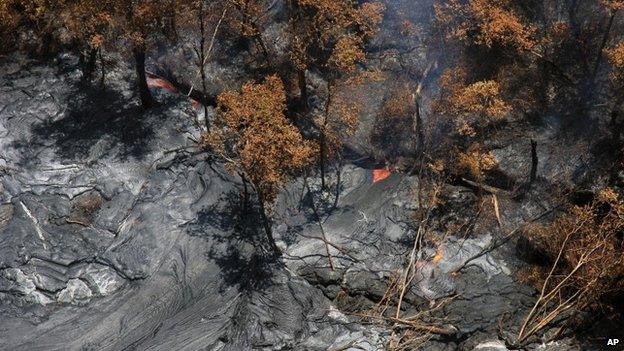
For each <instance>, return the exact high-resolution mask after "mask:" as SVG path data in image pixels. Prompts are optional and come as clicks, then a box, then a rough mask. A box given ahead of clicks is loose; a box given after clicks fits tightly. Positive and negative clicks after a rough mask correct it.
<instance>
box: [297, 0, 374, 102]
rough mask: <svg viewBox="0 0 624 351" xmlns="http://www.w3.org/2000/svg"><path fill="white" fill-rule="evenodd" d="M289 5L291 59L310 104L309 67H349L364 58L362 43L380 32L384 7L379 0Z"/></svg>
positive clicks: (303, 99) (325, 0) (314, 0)
mask: <svg viewBox="0 0 624 351" xmlns="http://www.w3.org/2000/svg"><path fill="white" fill-rule="evenodd" d="M288 5H289V12H290V25H291V36H292V37H291V60H292V63H293V66H294V68H295V69H296V71H297V81H298V84H299V90H300V100H301V104H302V106H303V107H304V108H307V107H308V106H307V104H308V101H307V100H308V91H307V82H306V70H308V69H310V68H312V67H315V68H317V69H319V70H324V69H326V68H329V69H338V70H340V69H342V68H348V69H350V68H349V67H351V66H352V64H353V63H355V62H357V61H358V60H359V59H360V58H361V55H362V50H363V45H364V44H365V43H366V41H367V40H369V39H371V38H372V37H373V36H374V35H375V33H376V32H377V30H378V27H379V24H380V23H381V21H382V19H383V11H384V9H385V8H384V5H383V4H381V3H379V2H365V3H363V4H358V3H357V2H354V1H351V0H289V2H288ZM332 60H333V62H331V61H332ZM330 66H331V67H330Z"/></svg>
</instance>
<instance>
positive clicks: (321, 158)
mask: <svg viewBox="0 0 624 351" xmlns="http://www.w3.org/2000/svg"><path fill="white" fill-rule="evenodd" d="M320 144H321V145H320V148H319V168H320V169H321V189H325V188H326V185H325V163H326V162H327V160H326V158H327V157H326V152H325V133H324V132H321V142H320Z"/></svg>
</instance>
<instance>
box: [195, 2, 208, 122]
mask: <svg viewBox="0 0 624 351" xmlns="http://www.w3.org/2000/svg"><path fill="white" fill-rule="evenodd" d="M204 11H205V9H204V2H203V1H200V5H199V9H198V14H197V16H198V18H199V35H200V38H199V57H198V59H199V62H198V65H197V68H199V75H200V77H201V84H202V93H203V95H204V100H205V99H206V96H205V94H206V90H207V86H208V84H207V81H206V70H205V69H204V64H205V63H206V20H205V14H204ZM202 106H203V108H204V118H205V121H204V122H205V123H206V131H207V132H210V121H209V120H208V106H206V104H204V103H202Z"/></svg>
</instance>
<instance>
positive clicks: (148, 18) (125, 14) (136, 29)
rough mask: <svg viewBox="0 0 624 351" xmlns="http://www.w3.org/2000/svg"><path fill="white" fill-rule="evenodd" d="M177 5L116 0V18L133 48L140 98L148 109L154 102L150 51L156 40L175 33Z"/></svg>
mask: <svg viewBox="0 0 624 351" xmlns="http://www.w3.org/2000/svg"><path fill="white" fill-rule="evenodd" d="M174 5H175V3H174V2H173V1H167V0H115V4H114V6H115V10H116V13H115V14H116V19H117V20H119V21H120V24H119V28H120V29H121V31H122V38H123V39H125V40H127V41H128V43H129V44H130V47H131V52H132V56H133V57H134V61H135V70H136V79H137V87H138V90H139V91H138V92H139V97H140V99H141V105H142V106H143V108H145V109H147V108H150V107H151V106H152V105H153V104H154V99H153V97H152V94H151V93H150V90H149V88H148V86H147V76H146V72H145V59H146V54H147V52H148V50H149V49H150V47H151V46H152V45H153V44H154V43H155V41H156V39H158V38H162V37H166V36H168V35H170V34H171V33H173V23H174V14H175V11H174V10H175V7H174Z"/></svg>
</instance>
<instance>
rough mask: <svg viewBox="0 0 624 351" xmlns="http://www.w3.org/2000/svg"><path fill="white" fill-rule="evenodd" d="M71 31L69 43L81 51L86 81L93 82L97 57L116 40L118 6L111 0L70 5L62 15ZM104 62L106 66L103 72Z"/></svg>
mask: <svg viewBox="0 0 624 351" xmlns="http://www.w3.org/2000/svg"><path fill="white" fill-rule="evenodd" d="M60 19H61V21H62V24H63V25H64V26H65V28H67V31H66V38H65V41H67V42H69V43H70V45H71V46H72V47H75V48H76V50H77V51H78V54H79V57H80V62H81V63H82V70H83V77H84V79H85V80H87V81H90V80H91V77H92V75H93V72H94V70H95V64H96V61H97V54H98V52H100V56H101V50H102V48H103V46H104V45H105V44H106V43H110V41H111V39H112V38H113V36H114V33H113V31H114V29H115V22H114V2H113V1H111V0H79V1H71V2H68V3H67V4H66V5H65V6H63V7H62V9H61V12H60ZM103 66H104V62H102V68H103Z"/></svg>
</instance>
